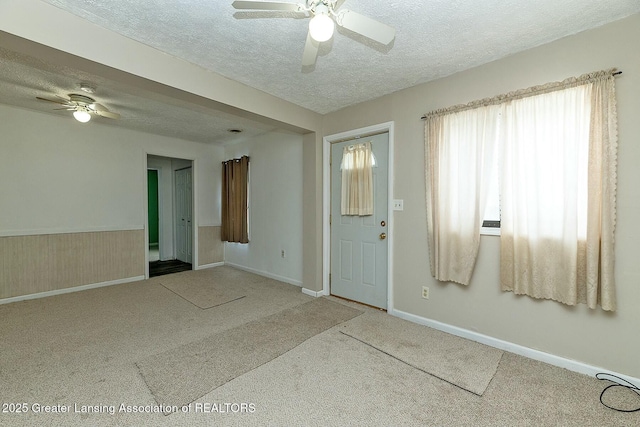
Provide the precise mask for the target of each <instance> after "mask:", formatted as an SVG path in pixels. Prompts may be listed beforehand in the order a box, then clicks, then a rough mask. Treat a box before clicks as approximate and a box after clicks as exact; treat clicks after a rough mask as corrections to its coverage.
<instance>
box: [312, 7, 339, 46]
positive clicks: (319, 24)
mask: <svg viewBox="0 0 640 427" xmlns="http://www.w3.org/2000/svg"><path fill="white" fill-rule="evenodd" d="M335 27H336V25H335V23H334V22H333V19H331V17H330V16H329V8H328V7H327V6H325V5H324V4H319V5H318V6H317V7H316V10H315V16H314V17H313V18H312V19H311V21H309V34H310V35H311V37H312V38H313V39H314V40H315V41H317V42H320V43H322V42H326V41H327V40H329V39H330V38H331V36H333V30H334V29H335Z"/></svg>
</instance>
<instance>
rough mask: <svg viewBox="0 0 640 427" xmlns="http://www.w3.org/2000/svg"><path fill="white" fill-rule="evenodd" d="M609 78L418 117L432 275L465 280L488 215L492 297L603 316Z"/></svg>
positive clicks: (610, 201)
mask: <svg viewBox="0 0 640 427" xmlns="http://www.w3.org/2000/svg"><path fill="white" fill-rule="evenodd" d="M613 72H614V70H608V71H602V72H597V73H592V74H588V75H585V76H582V77H579V78H572V79H568V80H566V81H564V82H560V83H552V84H549V85H545V86H541V87H536V88H530V89H527V90H523V91H519V92H515V93H512V94H508V95H504V96H500V97H496V98H493V99H488V100H482V101H478V102H475V103H471V104H469V105H466V106H459V107H452V108H450V109H445V110H439V111H436V112H433V113H430V114H428V115H427V116H426V117H425V119H426V123H425V155H426V167H427V173H426V177H427V207H428V209H427V214H428V215H427V217H428V235H429V236H428V237H429V249H430V254H429V256H430V262H431V271H432V274H433V275H434V277H436V278H437V279H438V280H443V281H455V282H458V283H462V284H468V283H469V281H470V278H471V273H472V271H473V266H474V264H475V259H476V257H477V250H478V246H479V234H480V226H481V225H482V224H483V222H484V220H485V219H490V220H494V221H500V229H501V230H500V235H501V237H500V239H501V254H500V270H501V271H500V276H501V288H502V290H504V291H511V292H514V293H517V294H526V295H530V296H532V297H535V298H543V299H553V300H556V301H559V302H562V303H565V304H570V305H574V304H576V303H586V304H587V305H588V306H589V307H590V308H595V307H596V306H597V305H600V306H601V307H602V308H603V309H606V310H614V309H615V289H614V279H613V263H614V260H613V232H614V227H615V186H616V183H615V179H616V178H615V177H616V173H615V164H616V161H615V159H616V149H617V129H616V112H615V86H614V78H613ZM496 189H499V191H498V194H497V195H496ZM491 200H493V202H492V201H491ZM496 200H497V203H496ZM496 208H497V209H496ZM487 215H491V217H490V218H486V216H487Z"/></svg>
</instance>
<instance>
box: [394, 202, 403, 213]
mask: <svg viewBox="0 0 640 427" xmlns="http://www.w3.org/2000/svg"><path fill="white" fill-rule="evenodd" d="M393 210H394V211H403V210H404V200H402V199H395V200H394V201H393Z"/></svg>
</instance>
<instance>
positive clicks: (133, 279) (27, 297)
mask: <svg viewBox="0 0 640 427" xmlns="http://www.w3.org/2000/svg"><path fill="white" fill-rule="evenodd" d="M139 280H144V276H136V277H127V278H125V279H118V280H110V281H108V282H100V283H91V284H89V285H81V286H74V287H72V288H64V289H56V290H55V291H46V292H38V293H36V294H29V295H20V296H17V297H11V298H3V299H0V304H10V303H12V302H18V301H26V300H30V299H38V298H46V297H50V296H54V295H62V294H69V293H71V292H80V291H86V290H87V289H95V288H102V287H105V286H113V285H121V284H123V283H129V282H137V281H139Z"/></svg>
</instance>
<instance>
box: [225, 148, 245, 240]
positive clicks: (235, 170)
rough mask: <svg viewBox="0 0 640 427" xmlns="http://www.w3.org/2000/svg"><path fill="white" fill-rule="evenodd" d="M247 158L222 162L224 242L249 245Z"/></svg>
mask: <svg viewBox="0 0 640 427" xmlns="http://www.w3.org/2000/svg"><path fill="white" fill-rule="evenodd" d="M248 179H249V157H247V156H243V157H241V158H239V159H232V160H227V161H225V162H222V227H221V238H222V241H224V242H238V243H249V230H248V219H247V208H248Z"/></svg>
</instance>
